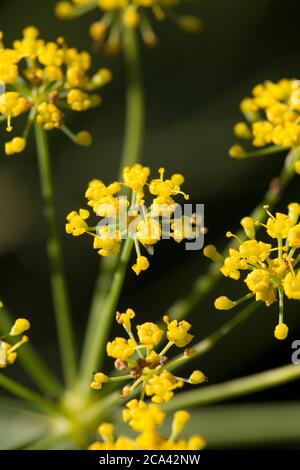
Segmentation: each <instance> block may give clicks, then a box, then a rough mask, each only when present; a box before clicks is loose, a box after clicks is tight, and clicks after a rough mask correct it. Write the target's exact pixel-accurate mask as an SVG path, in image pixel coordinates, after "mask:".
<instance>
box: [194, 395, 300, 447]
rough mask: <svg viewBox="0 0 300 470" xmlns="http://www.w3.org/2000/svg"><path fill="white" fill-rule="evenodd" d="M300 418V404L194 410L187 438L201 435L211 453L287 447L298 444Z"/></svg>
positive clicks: (230, 406) (263, 404)
mask: <svg viewBox="0 0 300 470" xmlns="http://www.w3.org/2000/svg"><path fill="white" fill-rule="evenodd" d="M299 417H300V402H290V403H287V402H278V403H272V404H268V403H259V404H256V403H255V404H247V405H225V406H216V407H209V408H206V409H205V408H204V409H201V410H195V409H194V410H193V412H192V419H191V421H190V422H189V424H188V425H187V427H186V435H191V434H195V433H198V434H201V435H202V436H203V437H204V438H205V439H206V441H207V443H208V445H207V447H208V448H209V449H224V448H238V447H240V448H241V447H242V448H243V447H255V448H257V447H266V446H267V445H271V444H272V445H273V447H274V445H278V444H280V445H282V446H284V445H286V444H287V443H290V444H292V443H293V442H299V440H300V426H299Z"/></svg>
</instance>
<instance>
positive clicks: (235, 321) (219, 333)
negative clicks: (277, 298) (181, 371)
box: [192, 301, 260, 358]
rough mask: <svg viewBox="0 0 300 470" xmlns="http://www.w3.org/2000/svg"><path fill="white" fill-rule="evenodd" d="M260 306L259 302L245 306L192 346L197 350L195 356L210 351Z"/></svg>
mask: <svg viewBox="0 0 300 470" xmlns="http://www.w3.org/2000/svg"><path fill="white" fill-rule="evenodd" d="M259 306H260V303H259V302H256V301H254V302H252V303H251V304H250V305H248V306H247V307H245V308H244V309H243V310H242V311H241V312H239V313H238V314H235V315H234V317H233V318H232V319H231V320H229V321H228V322H226V323H225V325H223V326H221V328H219V329H218V330H216V331H214V332H213V333H212V334H211V335H209V336H208V337H207V338H205V339H203V340H202V341H199V342H198V343H197V344H196V345H195V346H193V347H192V349H193V351H194V352H195V356H193V358H194V357H198V356H202V355H203V354H206V353H207V352H208V351H210V350H211V349H212V348H213V347H214V346H215V345H216V343H218V342H219V341H220V340H221V339H223V338H224V337H225V336H227V335H228V333H230V332H231V331H232V330H233V329H234V328H236V327H237V326H238V325H239V324H240V323H242V322H243V321H244V320H246V318H248V317H249V316H250V315H251V314H252V313H253V312H255V310H257V309H258V307H259Z"/></svg>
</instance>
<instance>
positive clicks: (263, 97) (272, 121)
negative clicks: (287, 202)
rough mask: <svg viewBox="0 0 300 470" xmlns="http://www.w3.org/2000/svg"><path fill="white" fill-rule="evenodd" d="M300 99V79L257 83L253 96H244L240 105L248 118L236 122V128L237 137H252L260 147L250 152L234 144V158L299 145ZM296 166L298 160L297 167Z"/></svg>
mask: <svg viewBox="0 0 300 470" xmlns="http://www.w3.org/2000/svg"><path fill="white" fill-rule="evenodd" d="M299 103H300V84H299V80H288V79H282V80H280V81H279V82H277V83H274V82H271V81H266V82H264V83H262V84H259V85H257V86H255V87H254V89H253V90H252V97H250V98H246V99H244V100H243V101H242V103H241V107H240V108H241V111H242V113H243V114H244V116H245V118H246V120H247V121H248V122H239V123H237V124H236V126H235V127H234V131H235V135H236V136H237V137H239V138H242V139H250V140H252V145H253V146H254V147H259V149H258V150H254V151H251V150H250V151H249V152H247V151H246V150H245V149H244V148H243V147H241V146H240V145H238V144H235V145H233V146H232V147H231V149H230V150H229V154H230V155H231V156H232V157H234V158H245V157H247V156H249V157H251V156H255V155H257V156H259V155H263V154H270V153H276V152H280V151H281V150H282V147H285V148H294V147H297V146H299V145H300V121H299V117H300V105H299ZM249 124H250V125H251V130H250V129H249ZM297 166H298V162H296V163H295V169H296V168H297Z"/></svg>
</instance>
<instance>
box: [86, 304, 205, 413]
mask: <svg viewBox="0 0 300 470" xmlns="http://www.w3.org/2000/svg"><path fill="white" fill-rule="evenodd" d="M134 317H135V312H134V311H133V310H132V309H127V310H126V312H125V313H120V312H117V314H116V321H117V323H119V324H120V325H122V326H123V328H124V329H125V331H126V333H127V335H128V337H129V338H128V339H125V338H122V337H117V338H115V340H114V341H112V342H108V343H107V348H106V350H107V355H108V356H110V357H113V358H114V359H115V364H114V365H115V369H116V370H117V371H118V372H120V371H126V372H124V373H125V375H119V374H118V375H117V376H113V377H111V378H110V377H107V376H106V375H104V374H102V373H101V372H99V373H97V374H96V375H95V376H94V379H93V382H92V384H91V387H92V388H93V389H94V390H100V389H101V388H102V385H103V383H106V382H108V381H110V380H114V381H116V380H120V381H121V380H127V381H128V380H132V383H131V384H130V385H128V384H127V385H125V387H124V388H123V390H122V397H123V398H128V397H129V396H130V395H131V394H132V393H133V392H134V391H135V390H137V389H138V388H140V393H141V395H140V400H141V401H143V399H144V395H145V394H146V395H148V396H151V397H152V401H153V402H154V403H162V402H164V401H168V400H169V399H171V398H172V396H173V394H174V390H176V389H178V388H181V387H183V385H184V382H187V383H190V384H200V383H203V382H205V381H206V380H207V379H206V377H205V375H204V374H203V372H201V371H199V370H195V371H194V372H193V373H192V374H191V375H190V377H189V379H182V378H181V377H175V376H174V375H173V374H172V372H171V371H170V370H169V369H170V368H171V366H172V363H173V362H176V363H177V362H181V361H182V362H185V361H186V360H188V359H189V358H190V357H192V355H191V353H190V350H185V351H184V352H183V353H182V354H181V355H180V356H179V357H177V358H176V359H175V360H174V361H169V358H168V356H167V354H168V351H169V350H170V348H171V347H172V346H177V347H179V348H182V347H184V346H185V345H187V344H188V343H189V342H190V341H191V339H192V336H191V335H190V334H189V333H188V330H189V329H190V328H191V325H190V324H189V323H187V322H184V321H182V322H180V323H178V322H177V321H176V320H174V321H173V322H171V323H169V320H168V319H167V317H164V321H165V322H168V328H169V327H170V326H171V327H170V328H169V329H168V331H167V332H164V331H163V330H162V329H161V328H160V327H159V326H158V325H156V324H155V323H151V322H145V323H143V324H141V325H138V326H137V327H136V332H135V331H133V330H132V325H131V323H132V319H133V318H134ZM136 336H137V339H136ZM164 336H165V337H166V339H168V343H167V344H166V345H165V346H163V347H162V349H161V351H160V352H158V351H156V350H155V348H156V347H157V346H159V344H160V343H161V341H162V339H163V337H164ZM130 403H131V404H132V407H133V408H137V405H138V402H137V400H135V401H133V402H130ZM138 408H139V409H140V408H142V409H143V410H144V405H138ZM130 409H131V408H130ZM151 410H155V408H151V409H150V411H151ZM150 411H149V413H150ZM128 413H129V412H128V411H127V415H126V416H129V414H128Z"/></svg>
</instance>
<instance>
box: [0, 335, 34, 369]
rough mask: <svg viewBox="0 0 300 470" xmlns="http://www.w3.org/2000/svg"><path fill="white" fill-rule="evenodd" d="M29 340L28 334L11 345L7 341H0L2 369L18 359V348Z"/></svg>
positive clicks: (0, 363)
mask: <svg viewBox="0 0 300 470" xmlns="http://www.w3.org/2000/svg"><path fill="white" fill-rule="evenodd" d="M27 342H28V336H23V337H22V338H21V340H20V341H18V342H17V343H15V344H14V345H11V344H9V343H6V342H5V341H0V369H4V368H5V367H8V366H10V365H12V364H14V362H15V361H16V359H17V352H16V351H17V349H19V348H20V346H22V345H23V344H25V343H27Z"/></svg>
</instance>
